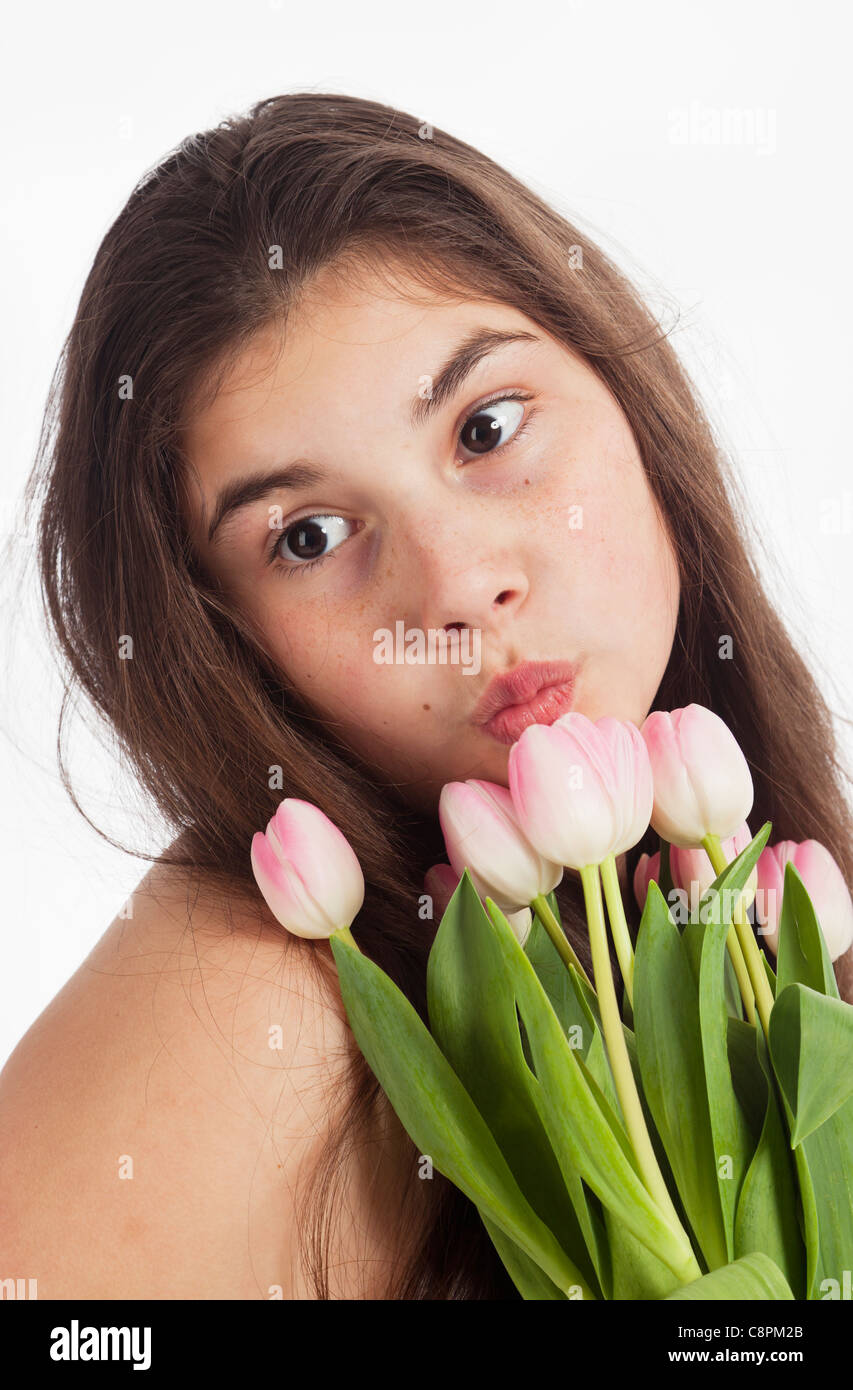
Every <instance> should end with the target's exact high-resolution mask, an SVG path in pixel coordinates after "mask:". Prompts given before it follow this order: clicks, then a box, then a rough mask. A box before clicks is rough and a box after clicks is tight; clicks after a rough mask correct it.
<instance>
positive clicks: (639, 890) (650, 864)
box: [634, 850, 660, 912]
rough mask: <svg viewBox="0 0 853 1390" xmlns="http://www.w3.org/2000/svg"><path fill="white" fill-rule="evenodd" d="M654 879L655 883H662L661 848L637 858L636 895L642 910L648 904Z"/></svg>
mask: <svg viewBox="0 0 853 1390" xmlns="http://www.w3.org/2000/svg"><path fill="white" fill-rule="evenodd" d="M652 879H654V881H655V883H660V850H655V852H654V854H651V855H649V854H641V855H640V857H639V859H638V860H637V867H636V869H635V870H634V897H635V898H636V900H637V906H638V907H639V909H640V911H641V912H642V910H643V908H644V907H645V905H646V897H647V895H648V891H649V884H650V883H651V881H652Z"/></svg>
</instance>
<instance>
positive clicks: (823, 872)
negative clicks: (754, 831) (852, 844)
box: [755, 840, 853, 960]
mask: <svg viewBox="0 0 853 1390" xmlns="http://www.w3.org/2000/svg"><path fill="white" fill-rule="evenodd" d="M789 859H790V860H792V862H793V864H794V868H795V869H796V870H797V873H798V874H799V875H800V878H801V879H802V880H803V883H804V884H805V887H806V892H807V893H808V895H809V897H810V898H811V900H812V905H813V906H814V910H815V914H816V916H817V919H818V922H819V923H820V929H821V931H822V932H823V939H824V941H825V942H826V949H827V951H828V953H829V958H830V960H838V957H839V956H843V955H844V952H845V951H846V950H848V948H849V947H850V946H851V945H853V903H851V901H850V892H849V890H848V888H847V884H846V883H845V881H844V876H843V874H842V873H841V870H840V869H839V867H838V865H837V864H836V862H835V860H834V859H833V857H832V855H831V854H830V852H829V850H828V849H826V848H825V846H824V845H822V844H819V842H818V841H817V840H803V841H801V842H800V843H797V841H796V840H780V842H779V843H778V844H776V845H768V846H767V848H766V849H764V850H762V852H761V854H760V855H759V856H758V863H757V865H756V868H757V870H758V891H757V892H756V895H755V913H756V917H757V918H758V920H759V922H760V923H761V928H760V930H759V933H758V934H759V938H760V943H759V944H762V945H763V944H764V942H766V943H767V945H768V946H769V947H770V949H771V951H772V952H773V954H774V955H776V953H777V948H778V945H779V917H780V914H781V911H782V893H783V889H784V885H785V865H786V863H787V862H788V860H789Z"/></svg>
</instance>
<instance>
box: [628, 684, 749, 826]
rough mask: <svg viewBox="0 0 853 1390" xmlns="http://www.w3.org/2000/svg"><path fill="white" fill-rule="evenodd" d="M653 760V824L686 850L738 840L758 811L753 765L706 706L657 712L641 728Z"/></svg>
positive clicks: (731, 735) (729, 731)
mask: <svg viewBox="0 0 853 1390" xmlns="http://www.w3.org/2000/svg"><path fill="white" fill-rule="evenodd" d="M640 732H641V733H642V736H643V739H644V740H645V743H646V747H647V748H648V750H649V758H650V759H651V765H652V775H653V777H654V807H653V809H652V816H651V822H652V825H653V827H654V829H655V830H656V831H657V833H658V834H659V835H660V837H661V839H663V840H668V841H669V843H670V844H672V845H677V846H679V847H681V848H683V849H692V848H695V847H696V846H699V845H701V844H702V840H703V839H704V837H705V836H706V835H709V834H710V835H717V836H719V838H720V839H721V840H724V839H728V838H729V837H731V836H733V835H734V834H735V832H736V831H737V829H738V827H739V826H740V825H742V824H743V822H744V821H745V820H746V818H747V816H748V815H749V812H750V811H751V809H752V802H753V787H752V776H751V774H750V771H749V765H748V763H747V761H746V758H745V757H744V755H743V753H742V751H741V749H740V746H739V745H738V743H737V740H736V739H735V737H734V734H733V733H732V732H731V730H730V729H729V727H728V725H727V724H725V723H724V722H723V720H722V719H720V717H719V715H716V714H714V712H713V710H710V709H706V708H705V707H704V705H688V706H687V707H686V709H675V710H671V711H670V712H669V713H665V712H664V711H663V710H655V711H654V713H652V714H650V715H649V716H648V718H647V719H646V720H645V722H644V723H643V725H642V728H641V730H640Z"/></svg>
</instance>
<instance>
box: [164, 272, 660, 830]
mask: <svg viewBox="0 0 853 1390" xmlns="http://www.w3.org/2000/svg"><path fill="white" fill-rule="evenodd" d="M579 273H581V272H579ZM395 276H396V278H395V280H394V281H393V283H389V275H388V268H387V267H386V268H385V270H384V273H383V274H382V275H379V274H376V273H374V272H371V271H369V270H367V269H365V268H362V271H361V274H360V275H359V277H358V279H357V280H356V279H351V280H344V279H343V278H342V277H341V276H340V275H338V274H335V273H333V272H332V270H331V269H328V268H327V269H326V270H325V271H324V272H321V273H320V274H319V275H318V276H317V277H316V278H315V280H314V282H313V284H312V287H311V289H310V291H309V293H308V295H307V297H306V298H305V299H304V302H302V303H301V304H300V307H299V310H298V312H297V313H294V315H293V316H292V317H291V318H290V319H289V321H288V325H287V332H286V336H285V335H282V334H281V332H280V331H273V330H268V331H264V332H263V333H260V334H258V335H257V337H256V338H255V339H254V340H253V342H252V344H251V345H250V347H249V348H247V350H246V351H245V352H244V354H243V355H242V357H240V358H239V359H238V360H237V362H236V364H234V365H233V367H232V369H231V371H230V373H229V375H228V376H227V378H226V379H225V381H224V384H223V387H222V389H221V390H220V392H219V394H218V396H217V398H216V400H215V401H214V403H213V404H212V405H209V406H208V407H206V408H205V409H204V410H202V411H200V412H197V413H196V414H195V415H194V416H193V417H192V418H191V419H190V420H189V421H188V424H187V432H186V438H185V448H186V452H187V456H188V458H189V461H190V464H191V466H192V469H193V470H194V473H195V475H196V477H195V479H194V485H191V487H190V488H189V490H188V492H187V494H186V510H187V521H188V524H189V526H190V531H191V535H192V537H193V540H194V543H195V545H196V547H197V550H198V552H199V555H200V558H201V560H202V563H203V565H204V566H205V568H206V569H207V571H208V572H209V574H211V575H212V576H214V577H216V578H217V579H218V580H219V581H220V582H221V584H222V585H223V586H224V588H225V591H226V593H227V594H228V595H229V596H230V598H231V599H232V600H233V601H234V602H236V603H237V604H238V605H239V607H240V608H241V609H242V611H243V612H244V613H245V615H246V617H247V618H248V619H249V621H250V622H251V623H252V624H253V626H254V627H255V629H256V630H257V631H258V632H259V634H260V635H261V636H262V638H263V641H264V643H265V645H266V648H267V650H268V651H269V652H271V653H272V654H273V656H274V658H275V661H276V663H277V665H278V666H279V668H280V669H281V671H282V673H283V674H284V675H285V676H286V678H287V679H288V681H290V682H291V683H292V685H293V686H294V687H295V688H296V689H297V690H298V691H299V693H300V695H301V697H302V699H303V701H304V702H305V703H307V705H308V706H309V708H310V709H311V710H312V712H315V713H316V714H317V715H318V716H319V717H320V718H322V719H323V721H324V722H326V723H328V724H329V725H331V726H332V727H333V728H334V729H335V732H336V734H337V736H338V737H339V738H340V739H341V740H342V741H343V742H344V743H345V744H346V745H348V746H349V747H351V748H352V749H353V750H355V751H356V752H357V753H359V754H360V755H361V756H362V757H363V758H364V759H366V760H367V761H368V763H369V764H370V765H371V766H372V767H373V768H374V769H375V772H376V774H377V776H378V777H380V778H381V779H382V780H387V781H389V782H393V783H394V784H395V785H396V786H397V787H399V789H400V791H401V793H402V794H403V795H404V796H405V798H406V800H407V801H408V802H409V803H410V804H411V805H413V806H416V807H418V808H419V809H422V810H427V811H429V810H432V811H434V810H435V809H436V807H437V803H438V796H439V793H440V791H441V788H442V786H443V785H444V783H445V782H450V781H464V780H465V779H466V778H469V777H477V778H485V779H487V780H489V781H494V782H499V783H502V784H503V785H506V783H507V760H508V756H509V744H507V743H506V742H501V741H499V739H498V738H497V737H496V736H494V735H493V734H492V733H490V732H488V731H486V730H485V729H484V728H483V726H482V724H481V723H480V722H475V719H474V716H475V710H476V707H477V705H478V703H479V702H480V699H481V697H482V695H483V692H484V690H485V689H486V687H487V685H488V684H489V682H490V681H491V678H492V677H493V676H494V675H495V674H497V673H498V672H506V671H509V670H512V669H513V668H515V667H517V666H518V665H519V664H520V663H522V662H525V661H542V662H550V661H556V662H569V663H571V664H572V665H573V666H575V667H576V677H575V683H574V692H573V697H572V703H571V708H573V709H576V710H579V711H580V712H581V713H583V714H585V715H587V716H588V717H589V718H590V719H598V718H600V717H601V716H602V715H605V714H609V715H613V716H615V717H616V718H619V719H629V720H632V721H634V723H637V724H639V723H641V722H642V720H643V719H644V718H645V716H646V714H647V713H648V711H649V709H650V707H651V704H652V701H653V700H654V696H655V693H656V691H657V688H658V685H659V683H660V680H661V677H662V675H663V672H664V670H665V668H666V664H667V661H668V658H669V654H670V650H671V647H672V641H673V636H674V632H675V624H676V617H677V612H678V597H679V586H678V571H677V565H676V560H675V555H674V552H673V549H672V547H671V544H670V541H669V538H668V535H667V533H666V530H665V528H664V526H663V524H662V520H661V517H660V515H659V512H658V509H657V506H656V502H655V499H654V497H653V495H652V492H651V490H650V489H649V486H648V483H647V481H646V475H645V472H644V469H643V466H642V463H641V461H640V457H639V454H638V451H637V447H636V444H635V442H634V438H633V436H632V433H631V430H630V428H629V426H628V423H627V421H626V419H625V417H624V415H623V414H622V411H621V409H620V407H619V405H618V404H617V402H616V400H615V399H614V397H613V396H612V395H611V394H610V392H609V390H608V389H607V387H606V386H605V385H604V384H603V383H602V382H601V381H600V380H599V378H598V377H597V376H596V374H595V373H594V372H593V371H592V370H591V368H590V367H589V366H587V365H586V363H585V362H584V361H583V360H582V359H581V358H580V357H579V356H578V355H576V354H575V353H574V352H573V351H571V350H570V349H568V348H566V347H564V346H563V345H562V344H561V343H560V342H558V341H556V340H555V339H553V338H552V337H550V336H549V335H548V334H547V333H546V332H544V331H543V330H542V329H541V328H540V327H539V326H538V325H537V324H536V323H535V322H534V321H533V320H531V319H528V318H527V317H526V315H524V314H522V313H520V312H518V311H517V310H515V309H513V308H508V307H507V306H506V305H504V304H502V303H499V302H492V301H489V300H485V301H484V300H473V299H460V300H456V301H452V302H451V301H449V300H448V298H447V297H439V296H437V295H436V296H432V295H430V294H428V293H427V292H426V291H425V290H424V289H423V288H422V287H420V286H418V285H416V284H415V283H414V281H411V280H409V279H408V278H407V276H406V272H405V270H404V269H403V268H402V267H401V268H400V269H399V270H395ZM398 287H399V291H398ZM400 291H402V292H400ZM413 299H414V300H415V301H416V302H413ZM481 333H490V334H492V335H493V337H492V339H491V341H490V342H489V343H486V344H484V345H481V346H480V350H479V351H478V352H474V353H471V354H470V355H469V358H468V361H467V363H465V364H463V365H462V366H461V367H457V369H456V370H455V371H454V372H453V373H452V374H451V377H450V379H449V380H448V379H446V378H445V377H444V375H443V373H442V369H443V367H444V366H445V364H447V363H448V362H449V360H450V359H451V358H452V357H453V356H454V354H455V353H456V352H457V350H458V349H459V348H460V345H462V344H464V343H466V342H468V341H469V340H471V339H472V338H474V336H475V335H479V334H481ZM516 334H519V335H523V336H520V337H518V338H516V339H515V340H511V339H510V335H516ZM499 335H500V336H501V338H502V340H501V341H498V337H499ZM486 347H490V350H489V351H486V350H485V348H486ZM514 397H518V399H514ZM297 461H298V464H299V468H300V470H301V471H300V472H299V473H296V472H294V473H293V475H292V476H291V478H290V480H289V481H284V480H281V479H279V480H278V481H273V479H272V478H270V479H267V481H266V485H262V484H261V483H258V485H257V486H255V485H254V480H255V479H256V477H257V475H267V474H269V475H274V474H277V473H279V472H281V470H284V469H286V468H287V467H288V465H290V466H293V465H294V464H295V463H296V462H297ZM250 478H251V479H252V480H253V486H252V489H251V491H247V492H246V493H244V495H243V497H242V499H239V498H238V497H237V495H236V489H237V488H239V487H240V486H241V484H243V483H244V482H245V481H246V480H247V479H250ZM223 500H228V501H230V502H232V503H233V502H235V501H240V502H241V505H239V506H235V507H231V508H229V509H227V510H225V511H224V512H223V510H222V502H223ZM217 520H218V525H216V526H215V530H214V531H213V534H212V536H211V535H210V530H211V527H212V526H214V525H215V523H216V522H217ZM312 560H319V561H320V563H317V564H312V563H311V562H312ZM309 566H310V567H309ZM398 624H400V626H399V627H398ZM454 627H455V628H456V629H457V630H458V634H461V632H462V630H463V629H465V628H468V629H471V631H469V632H468V634H467V639H468V640H467V642H465V641H461V642H459V644H458V646H457V647H456V651H455V655H454V649H453V647H452V646H451V645H450V644H448V646H447V647H446V649H445V653H444V656H445V659H444V661H441V660H440V656H439V653H440V647H439V646H438V645H437V639H435V636H434V635H435V633H436V632H437V631H438V630H440V629H446V630H449V629H451V628H454ZM418 631H420V632H421V633H422V634H423V638H422V643H423V645H422V650H421V653H420V658H421V659H419V660H412V659H411V658H412V655H418V652H417V650H416V648H415V647H414V645H413V644H414V643H415V640H416V637H415V634H416V633H417V632H418ZM383 633H386V634H387V638H386V642H385V646H384V648H383V645H382V636H383ZM430 633H432V634H433V641H432V643H430ZM478 634H479V635H478ZM395 643H396V646H395ZM407 649H408V652H409V657H410V659H409V660H408V661H407V660H406V652H407ZM383 652H384V656H385V660H379V659H378V658H379V655H381V654H383ZM394 656H398V657H399V659H398V660H393V659H392V660H389V659H388V658H389V657H391V658H393V657H394ZM565 708H566V706H565V705H563V706H562V707H560V708H558V709H557V711H556V713H555V714H552V715H551V716H550V717H549V716H548V715H546V716H545V717H544V719H542V718H540V720H539V722H550V718H553V717H556V714H559V713H562V712H564V710H565ZM531 722H532V721H531ZM516 737H517V735H516Z"/></svg>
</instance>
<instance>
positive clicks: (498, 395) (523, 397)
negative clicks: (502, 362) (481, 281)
mask: <svg viewBox="0 0 853 1390" xmlns="http://www.w3.org/2000/svg"><path fill="white" fill-rule="evenodd" d="M532 397H533V392H532V391H497V392H495V394H494V395H493V396H490V397H489V399H488V400H485V401H480V403H479V405H475V406H474V407H473V409H472V410H469V412H468V414H467V415H466V416H465V419H464V420H463V421H462V424H461V426H460V429H459V433H460V434H461V432H462V430H463V429H464V428H465V426H466V425H467V424H468V422H469V421H470V420H473V418H474V416H475V415H479V414H480V412H481V411H483V410H488V408H489V406H490V405H495V404H496V403H497V402H498V401H529V400H531V399H532ZM535 414H536V411H535V410H529V411H528V412H527V415H526V417H525V418H524V420H523V421H522V422H521V424H520V425H519V426H518V429H517V430H516V431H515V434H514V435H513V436H512V438H511V439H508V440H507V442H506V443H505V444H499V445H498V447H497V448H496V449H492V450H491V451H490V452H489V453H488V454H483V455H482V457H483V458H494V457H495V455H496V454H502V453H503V451H504V449H509V448H510V447H511V445H513V444H514V443H515V442H516V440H517V439H520V438H521V436H522V435H523V434H525V433H526V431H527V428H528V426H529V424H530V422H531V420H532V419H533V417H534V415H535ZM331 515H333V513H331V512H315V513H314V514H313V516H311V515H309V516H300V517H297V519H296V521H291V522H289V523H288V525H287V526H285V527H284V528H283V529H282V531H281V534H280V535H278V536H277V537H276V539H275V540H274V541H273V543H272V545H271V546H270V549H269V557H268V561H267V563H268V564H271V565H273V566H274V567H275V571H276V572H277V573H279V574H284V575H286V576H287V578H288V579H289V578H290V577H291V576H292V575H294V574H305V573H307V571H308V570H312V569H315V568H316V566H317V565H324V564H325V563H326V561H327V560H332V559H334V557H335V556H336V555H337V553H338V551H339V550H340V549H341V547H340V546H335V548H334V550H329V551H327V552H326V554H325V555H318V556H317V558H316V560H306V561H305V562H304V563H303V564H301V565H297V564H293V563H287V562H286V561H284V560H282V559H281V557H280V556H279V555H278V547H279V545H280V544H281V542H282V540H283V539H284V537H285V536H286V535H287V532H288V531H290V530H291V529H292V527H294V526H298V524H299V522H300V521H313V519H314V517H315V516H331ZM276 562H278V563H276Z"/></svg>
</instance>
